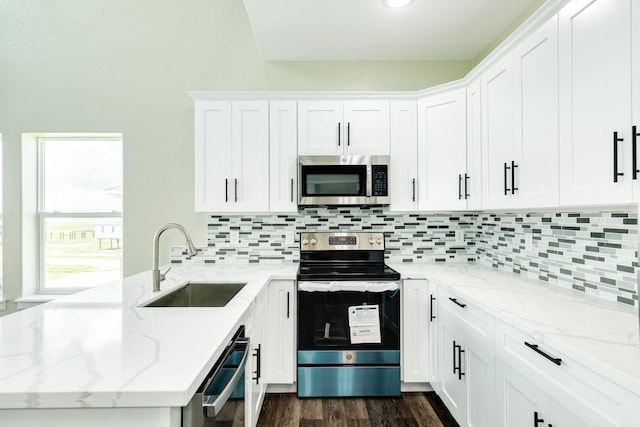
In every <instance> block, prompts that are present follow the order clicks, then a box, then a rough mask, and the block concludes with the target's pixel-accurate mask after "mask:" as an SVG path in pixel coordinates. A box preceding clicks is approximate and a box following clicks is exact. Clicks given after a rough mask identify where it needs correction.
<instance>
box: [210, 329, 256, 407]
mask: <svg viewBox="0 0 640 427" xmlns="http://www.w3.org/2000/svg"><path fill="white" fill-rule="evenodd" d="M240 345H242V346H244V349H243V352H242V359H241V360H240V363H239V364H238V366H237V367H236V370H235V372H234V373H233V375H232V376H231V378H230V379H229V382H228V383H227V385H226V386H225V387H224V389H223V390H222V391H221V392H220V394H211V395H210V394H207V389H208V388H209V385H210V384H211V383H212V382H213V380H214V379H215V378H216V375H213V376H212V377H211V378H210V379H209V381H208V382H207V385H206V386H205V387H204V391H203V392H202V411H203V413H204V415H205V417H207V418H213V417H215V416H216V415H218V413H219V412H220V410H221V409H222V407H223V406H224V404H225V403H226V402H227V400H229V396H231V393H232V392H233V390H234V389H235V388H236V385H238V381H240V378H241V377H242V374H243V373H244V368H245V366H246V365H247V356H248V354H249V337H242V338H239V339H237V340H236V341H235V342H234V343H233V344H232V346H233V348H232V350H231V351H230V352H229V353H228V354H227V355H226V360H225V363H226V361H227V360H228V359H229V358H231V356H232V355H233V354H234V353H235V348H236V347H238V346H240ZM222 366H224V363H223V364H222ZM216 374H217V373H216Z"/></svg>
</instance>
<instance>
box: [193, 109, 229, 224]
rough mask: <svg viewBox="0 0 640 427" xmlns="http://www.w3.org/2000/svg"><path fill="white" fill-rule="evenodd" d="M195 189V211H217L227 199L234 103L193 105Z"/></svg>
mask: <svg viewBox="0 0 640 427" xmlns="http://www.w3.org/2000/svg"><path fill="white" fill-rule="evenodd" d="M194 122H195V128H194V137H195V141H194V177H195V178H194V179H195V182H194V188H195V210H196V212H210V211H213V210H216V208H218V207H219V206H220V205H221V203H222V202H223V201H224V198H225V176H228V174H229V173H230V170H229V169H230V166H231V165H230V164H229V163H228V162H227V161H224V160H222V159H226V158H230V156H231V153H230V152H229V143H230V141H231V102H227V101H196V102H195V105H194Z"/></svg>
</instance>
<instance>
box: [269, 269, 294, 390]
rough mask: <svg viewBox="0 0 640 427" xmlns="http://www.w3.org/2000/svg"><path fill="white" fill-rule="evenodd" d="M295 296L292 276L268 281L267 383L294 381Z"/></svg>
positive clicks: (290, 382)
mask: <svg viewBox="0 0 640 427" xmlns="http://www.w3.org/2000/svg"><path fill="white" fill-rule="evenodd" d="M295 296H296V295H295V282H294V281H293V280H273V281H271V283H269V306H268V319H267V322H268V323H267V324H268V329H267V334H268V335H267V336H268V339H267V342H266V345H267V346H266V347H265V350H266V352H265V373H264V374H265V382H266V383H267V384H293V383H294V382H295V371H296V365H295V324H296V322H295V314H296V308H295V300H296V298H295Z"/></svg>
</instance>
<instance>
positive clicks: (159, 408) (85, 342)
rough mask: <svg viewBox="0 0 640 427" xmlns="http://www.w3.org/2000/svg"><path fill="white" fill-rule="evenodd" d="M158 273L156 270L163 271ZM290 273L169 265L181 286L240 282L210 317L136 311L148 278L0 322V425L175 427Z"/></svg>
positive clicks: (170, 278) (204, 311) (290, 268)
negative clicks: (259, 301)
mask: <svg viewBox="0 0 640 427" xmlns="http://www.w3.org/2000/svg"><path fill="white" fill-rule="evenodd" d="M164 270H166V268H165V269H163V271H164ZM296 271H297V264H284V265H263V264H261V265H259V266H258V265H225V266H219V265H218V266H205V265H202V264H200V265H185V266H175V265H174V266H173V268H172V270H171V271H170V272H169V273H168V274H167V279H166V280H165V281H163V282H162V284H161V292H160V294H164V293H166V292H168V291H170V290H171V289H174V288H176V287H178V286H180V285H182V284H184V283H185V282H187V281H192V282H225V281H227V282H229V281H233V282H247V285H246V286H245V287H244V288H243V289H242V290H241V291H240V292H239V293H238V294H237V295H236V296H235V297H234V298H233V299H232V300H231V301H230V302H229V303H228V304H227V305H226V306H225V307H220V308H217V307H216V308H201V307H190V308H145V307H140V305H141V304H144V303H146V302H148V301H149V300H152V299H154V298H155V297H156V296H157V295H159V294H155V293H153V292H152V291H151V273H150V272H149V271H147V272H144V273H140V274H137V275H134V276H131V277H127V278H125V279H124V280H122V281H119V282H114V283H112V284H109V285H105V286H100V287H97V288H94V289H90V290H87V291H84V292H80V293H78V294H75V295H70V296H68V297H64V298H61V299H58V300H56V301H52V302H50V303H47V304H43V305H41V306H37V307H34V308H31V309H28V310H24V311H21V312H18V313H14V314H11V315H8V316H5V317H0V426H2V427H5V426H11V427H20V426H33V425H38V424H39V423H40V424H44V423H45V422H46V423H52V422H55V423H56V425H64V426H66V427H71V426H113V425H118V426H150V427H151V426H153V427H160V426H167V427H175V426H180V424H181V420H180V408H181V407H182V406H184V405H186V404H187V403H188V402H189V400H190V399H191V397H192V396H193V394H194V393H195V391H196V389H197V388H198V386H199V385H200V384H201V383H202V381H203V380H204V378H205V376H206V374H207V373H208V372H209V370H210V369H211V368H212V367H213V365H214V363H215V362H216V360H217V359H218V357H219V356H220V354H221V352H222V351H223V350H224V347H225V346H226V344H227V343H228V341H229V340H230V338H231V336H232V335H233V333H234V332H235V331H236V329H237V328H238V327H239V326H240V325H241V324H242V321H243V318H244V317H245V316H246V314H247V311H248V310H249V307H250V304H251V302H252V301H253V299H254V298H255V296H256V295H257V294H258V293H259V292H260V291H261V290H262V289H263V288H264V287H265V285H266V284H267V283H268V282H269V280H272V279H285V280H294V279H295V274H296Z"/></svg>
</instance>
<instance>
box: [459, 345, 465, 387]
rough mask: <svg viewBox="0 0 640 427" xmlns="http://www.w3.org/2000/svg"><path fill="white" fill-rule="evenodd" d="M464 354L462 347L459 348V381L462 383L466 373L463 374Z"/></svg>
mask: <svg viewBox="0 0 640 427" xmlns="http://www.w3.org/2000/svg"><path fill="white" fill-rule="evenodd" d="M462 353H464V350H463V349H462V346H461V345H459V346H458V380H460V381H462V377H464V372H462Z"/></svg>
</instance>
